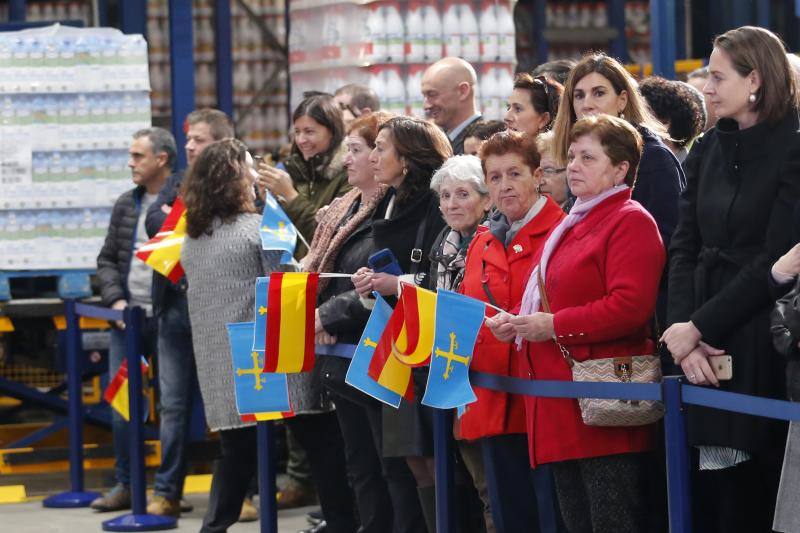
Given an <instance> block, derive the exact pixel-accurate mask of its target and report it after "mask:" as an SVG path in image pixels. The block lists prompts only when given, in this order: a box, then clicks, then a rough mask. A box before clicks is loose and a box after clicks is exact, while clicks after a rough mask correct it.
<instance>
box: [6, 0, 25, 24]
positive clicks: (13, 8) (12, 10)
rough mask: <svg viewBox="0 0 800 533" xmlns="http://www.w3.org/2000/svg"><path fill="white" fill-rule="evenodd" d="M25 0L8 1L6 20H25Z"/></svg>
mask: <svg viewBox="0 0 800 533" xmlns="http://www.w3.org/2000/svg"><path fill="white" fill-rule="evenodd" d="M26 3H27V2H26V1H25V0H11V1H10V2H9V3H8V21H9V22H25V4H26Z"/></svg>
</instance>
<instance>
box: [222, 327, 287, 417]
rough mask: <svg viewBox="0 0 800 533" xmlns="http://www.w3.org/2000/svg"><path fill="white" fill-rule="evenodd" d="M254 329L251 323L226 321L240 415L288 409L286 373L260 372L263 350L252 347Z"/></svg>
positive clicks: (262, 362)
mask: <svg viewBox="0 0 800 533" xmlns="http://www.w3.org/2000/svg"><path fill="white" fill-rule="evenodd" d="M253 330H254V324H253V322H238V323H233V324H228V339H229V340H230V346H231V359H232V363H233V383H234V386H235V388H236V409H237V410H238V411H239V414H240V415H248V414H261V413H272V412H289V411H291V410H292V409H291V406H290V404H289V388H288V384H287V381H286V374H271V373H270V374H266V373H264V372H262V371H261V369H263V368H264V351H263V350H262V351H260V352H259V351H255V350H253Z"/></svg>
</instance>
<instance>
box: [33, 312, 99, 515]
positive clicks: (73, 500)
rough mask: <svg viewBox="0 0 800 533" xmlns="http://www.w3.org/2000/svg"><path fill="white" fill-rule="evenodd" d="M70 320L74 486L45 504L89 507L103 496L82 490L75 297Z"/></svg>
mask: <svg viewBox="0 0 800 533" xmlns="http://www.w3.org/2000/svg"><path fill="white" fill-rule="evenodd" d="M64 311H65V313H66V320H67V349H66V354H67V398H68V399H67V401H68V409H67V412H68V415H69V480H70V487H71V490H69V491H67V492H62V493H59V494H54V495H53V496H50V497H49V498H45V499H44V500H43V501H42V505H44V506H45V507H56V508H70V507H88V506H89V504H90V503H92V500H94V499H95V498H97V497H98V496H100V495H99V494H98V493H96V492H87V491H85V490H83V405H82V403H83V398H82V397H81V395H82V394H83V392H82V390H81V388H82V387H81V382H82V380H81V363H82V358H81V357H80V355H81V352H82V351H83V347H82V346H81V332H80V328H79V324H78V315H77V314H76V311H75V300H65V301H64Z"/></svg>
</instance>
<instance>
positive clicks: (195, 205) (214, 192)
mask: <svg viewBox="0 0 800 533" xmlns="http://www.w3.org/2000/svg"><path fill="white" fill-rule="evenodd" d="M246 157H247V147H246V146H245V145H244V143H242V142H241V141H239V140H236V139H225V140H222V141H217V142H215V143H212V144H210V145H208V146H207V147H206V148H205V149H204V150H203V151H202V152H200V155H198V156H197V160H195V162H194V164H193V165H192V166H191V167H189V170H188V172H187V174H186V178H184V180H183V184H182V185H181V195H182V196H183V203H184V205H186V233H187V234H188V235H189V237H192V238H193V239H196V238H198V237H200V236H201V235H203V234H206V235H211V234H212V233H213V223H214V219H215V218H219V219H220V220H221V221H222V222H223V223H227V222H232V221H233V219H235V218H236V216H237V215H239V214H241V213H255V212H256V208H255V205H254V204H253V196H252V191H251V190H250V189H251V188H250V183H249V182H248V180H247V179H246V178H245V176H244V174H245V169H246V167H247V160H246Z"/></svg>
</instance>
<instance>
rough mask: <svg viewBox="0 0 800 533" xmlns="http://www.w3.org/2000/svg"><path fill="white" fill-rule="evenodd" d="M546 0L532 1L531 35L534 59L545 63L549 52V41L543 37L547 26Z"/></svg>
mask: <svg viewBox="0 0 800 533" xmlns="http://www.w3.org/2000/svg"><path fill="white" fill-rule="evenodd" d="M546 6H547V1H546V0H536V1H535V2H534V3H533V28H531V29H532V31H533V36H532V38H531V41H532V42H535V43H536V59H537V60H538V62H539V63H545V62H546V61H547V56H548V55H549V53H550V43H548V42H547V39H545V37H544V30H545V28H547V9H546Z"/></svg>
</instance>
